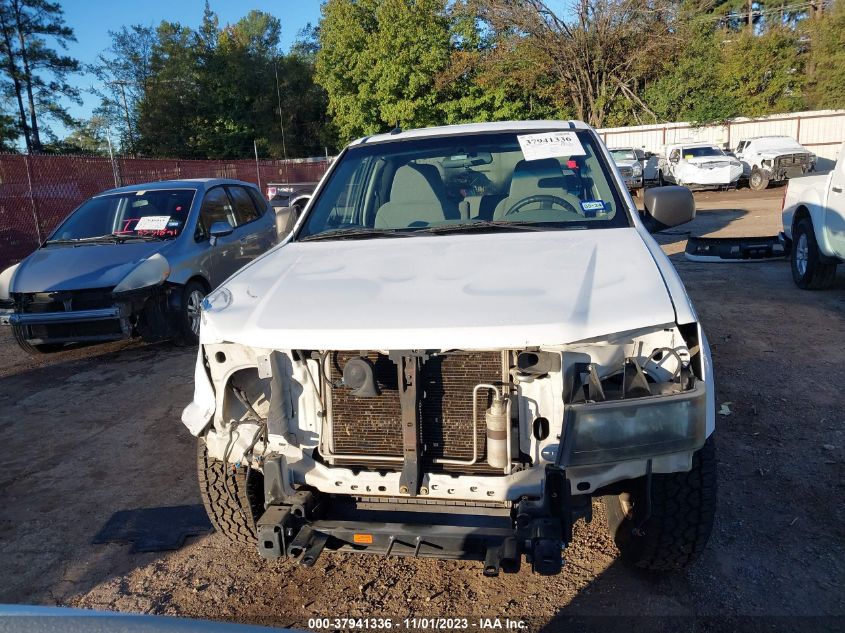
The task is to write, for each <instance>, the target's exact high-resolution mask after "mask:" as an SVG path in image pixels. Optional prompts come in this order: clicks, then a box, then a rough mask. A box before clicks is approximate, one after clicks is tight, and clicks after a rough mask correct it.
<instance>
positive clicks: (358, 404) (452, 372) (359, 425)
mask: <svg viewBox="0 0 845 633" xmlns="http://www.w3.org/2000/svg"><path fill="white" fill-rule="evenodd" d="M355 355H356V354H354V353H351V352H338V353H337V354H336V355H332V358H333V359H336V362H330V363H328V364H330V365H331V378H332V381H335V380H337V379H338V377H339V375H340V371H341V369H342V367H343V365H344V363H345V362H346V360H347V359H349V358H350V357H352V356H355ZM366 357H367V358H368V359H370V361H372V362H373V364H374V365H375V377H376V380H377V382H378V385H379V389H380V390H381V395H380V396H376V397H372V398H358V397H356V396H353V395H351V393H350V391H349V390H348V389H346V388H344V387H339V388H334V389H332V390H331V399H330V402H331V404H330V421H331V425H332V435H333V439H334V444H333V451H334V453H335V455H336V456H338V457H341V458H342V456H343V455H344V454H346V455H353V454H355V455H362V456H366V455H374V456H375V455H387V456H394V457H401V456H402V428H401V421H402V408H401V406H400V404H399V390H398V377H397V369H396V365H395V364H394V363H393V361H391V360H390V359H389V358H388V357H387V356H385V355H382V354H379V353H377V352H369V353H367V354H366ZM501 380H502V353H501V352H469V353H458V354H449V355H443V356H436V357H432V358H429V359H428V360H426V361H424V362H423V363H422V364H421V366H420V371H419V385H418V395H419V407H420V447H421V453H422V455H421V465H422V468H423V469H424V470H425V471H427V472H463V473H469V472H472V473H499V474H501V469H493V468H490V467H489V466H488V465H487V463H486V462H485V461H484V456H485V442H486V429H485V426H484V411H485V410H486V408H487V407H488V405H489V398H490V394H489V392H488V391H487V390H480V391H479V393H478V395H477V399H478V400H477V406H478V418H479V420H478V428H477V429H476V433H477V442H478V456H479V461H478V463H477V464H475V465H473V466H462V465H453V464H434V463H433V461H432V460H433V459H435V458H438V457H445V458H449V459H466V460H469V459H471V458H472V446H473V443H472V390H473V388H474V387H475V386H476V385H477V384H478V383H481V382H497V381H501ZM344 463H359V464H362V465H373V466H374V467H375V466H376V465H377V467H378V468H379V469H382V470H401V467H402V464H401V462H378V461H375V460H374V461H373V462H372V463H370V462H368V461H367V460H366V458H364V459H354V460H353V459H350V460H346V461H345V462H344Z"/></svg>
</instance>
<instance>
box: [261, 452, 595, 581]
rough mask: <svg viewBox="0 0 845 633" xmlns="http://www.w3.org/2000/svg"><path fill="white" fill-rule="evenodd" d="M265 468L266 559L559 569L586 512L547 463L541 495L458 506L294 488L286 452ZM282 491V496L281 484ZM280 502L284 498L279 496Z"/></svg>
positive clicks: (584, 501)
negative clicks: (366, 558) (355, 556)
mask: <svg viewBox="0 0 845 633" xmlns="http://www.w3.org/2000/svg"><path fill="white" fill-rule="evenodd" d="M269 464H270V467H269V468H265V479H264V484H265V496H266V498H268V499H273V500H274V503H275V505H270V506H268V507H267V510H266V511H265V513H264V515H263V516H262V517H261V518H260V519H259V521H258V523H257V532H258V551H259V553H260V554H261V556H263V557H264V558H267V559H277V558H293V559H295V560H297V561H298V562H299V563H300V564H302V565H306V566H311V565H313V564H314V563H315V562H316V561H317V559H318V558H319V556H320V555H321V554H322V552H323V551H324V550H330V551H344V552H354V553H361V554H376V555H382V556H403V557H418V558H436V559H462V560H478V561H484V574H485V575H488V576H495V575H498V573H499V571H500V570H503V571H506V572H511V571H518V570H519V567H520V564H521V561H522V558H523V556H524V557H525V559H526V560H527V562H528V563H530V564H531V565H532V569H533V570H534V571H535V572H536V573H539V574H543V575H551V574H556V573H558V572H560V570H561V567H562V564H563V561H562V557H561V554H562V550H563V548H564V547H565V546H566V545H567V544H568V543H569V541H570V540H571V538H572V526H573V524H574V523H575V521H577V520H578V519H579V518H585V519H586V520H588V521H589V520H590V519H591V507H592V506H591V501H590V497H589V496H577V497H572V496H570V494H569V491H568V487H567V486H566V478H565V475H564V473H563V471H561V470H559V469H556V468H553V467H549V468H548V469H547V472H546V485H545V486H544V493H543V497H542V498H540V499H534V500H530V499H523V500H522V501H520V502H519V503H517V504H514V505H511V504H498V505H496V504H488V505H487V506H485V507H482V505H479V506H477V507H460V506H454V505H452V506H450V505H447V503H446V502H443V503H440V504H438V503H430V504H421V503H410V504H408V503H404V502H400V501H399V500H396V501H382V502H379V503H372V502H362V501H361V500H360V499H355V498H352V497H347V496H329V495H321V494H319V493H313V492H302V491H300V492H296V493H293V492H292V490H291V489H290V487H289V483H288V482H284V481H282V478H283V477H284V475H283V473H285V472H286V466H285V464H284V458H282V457H276V458H273V459H271V460H270V461H269ZM282 490H288V493H289V494H287V495H283V496H281V495H280V491H282ZM279 501H282V503H279Z"/></svg>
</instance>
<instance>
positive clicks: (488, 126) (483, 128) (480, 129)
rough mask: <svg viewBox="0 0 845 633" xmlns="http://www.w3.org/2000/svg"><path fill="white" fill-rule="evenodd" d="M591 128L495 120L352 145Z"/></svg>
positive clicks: (398, 134)
mask: <svg viewBox="0 0 845 633" xmlns="http://www.w3.org/2000/svg"><path fill="white" fill-rule="evenodd" d="M567 128H568V129H571V130H591V129H592V128H591V127H590V126H589V125H587V124H586V123H584V122H582V121H548V120H546V121H495V122H492V123H464V124H460V125H441V126H438V127H427V128H418V129H413V130H406V131H401V132H395V133H394V132H388V133H386V134H375V135H373V136H365V137H363V138H359V139H356V140H354V141H352V142H351V143H350V146H352V145H363V144H365V143H383V142H385V141H399V140H405V139H412V138H430V137H435V136H462V135H464V134H483V133H484V132H525V131H529V130H531V131H542V130H565V129H567Z"/></svg>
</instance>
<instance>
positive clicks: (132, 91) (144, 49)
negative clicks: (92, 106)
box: [88, 24, 158, 152]
mask: <svg viewBox="0 0 845 633" xmlns="http://www.w3.org/2000/svg"><path fill="white" fill-rule="evenodd" d="M109 37H110V38H111V46H109V48H108V49H106V50H105V51H103V52H102V53H100V55H98V56H97V62H96V63H95V64H92V65H91V66H89V68H88V70H90V71H91V72H92V73H93V74H94V75H95V76H96V77H97V79H99V81H100V82H101V86H100V87H98V88H96V89H95V90H94V94H96V95H97V96H99V97H100V106H99V108H98V113H99V115H100V116H103V117H105V118H106V119H107V120H108V123H109V126H110V127H111V128H112V129H114V130H116V131H117V134H118V136H119V138H120V145H121V147H122V148H123V149H124V150H129V151H130V152H134V151H135V136H136V134H137V129H138V116H139V108H140V103H141V99H142V98H143V96H144V94H145V92H146V90H147V89H148V88H149V83H150V80H151V79H152V55H153V49H154V47H155V46H156V44H157V42H158V39H157V34H156V30H155V29H154V28H152V27H149V26H142V25H140V24H133V25H131V26H129V27H126V26H124V27H122V28H121V29H120V30H118V31H109Z"/></svg>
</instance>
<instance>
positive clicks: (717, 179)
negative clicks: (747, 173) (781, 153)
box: [657, 143, 742, 189]
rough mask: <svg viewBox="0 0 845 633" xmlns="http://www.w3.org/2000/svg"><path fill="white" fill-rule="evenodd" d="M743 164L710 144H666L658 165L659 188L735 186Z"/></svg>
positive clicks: (722, 187)
mask: <svg viewBox="0 0 845 633" xmlns="http://www.w3.org/2000/svg"><path fill="white" fill-rule="evenodd" d="M740 176H742V163H740V162H739V160H737V159H736V158H734V157H733V156H728V155H727V154H725V152H724V151H723V150H722V149H721V148H720V147H718V146H716V145H713V144H711V143H675V144H673V145H667V146H666V148H665V149H664V152H663V156H662V157H661V158H660V162H659V163H658V172H657V181H658V185H663V184H667V183H671V184H676V185H682V186H684V187H689V188H690V189H728V188H731V187H734V188H735V187H736V184H737V181H738V180H739V178H740Z"/></svg>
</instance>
